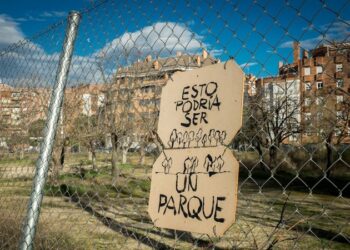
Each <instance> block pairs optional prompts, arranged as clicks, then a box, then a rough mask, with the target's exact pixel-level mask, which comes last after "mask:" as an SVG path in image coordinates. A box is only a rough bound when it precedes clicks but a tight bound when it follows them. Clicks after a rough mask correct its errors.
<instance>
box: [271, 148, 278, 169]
mask: <svg viewBox="0 0 350 250" xmlns="http://www.w3.org/2000/svg"><path fill="white" fill-rule="evenodd" d="M277 148H278V147H277V146H276V145H274V144H273V145H271V146H270V147H269V156H270V161H269V168H270V170H271V169H272V170H273V169H274V168H275V167H276V158H277Z"/></svg>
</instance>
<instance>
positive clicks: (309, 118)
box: [305, 113, 311, 121]
mask: <svg viewBox="0 0 350 250" xmlns="http://www.w3.org/2000/svg"><path fill="white" fill-rule="evenodd" d="M310 120H311V113H305V121H310Z"/></svg>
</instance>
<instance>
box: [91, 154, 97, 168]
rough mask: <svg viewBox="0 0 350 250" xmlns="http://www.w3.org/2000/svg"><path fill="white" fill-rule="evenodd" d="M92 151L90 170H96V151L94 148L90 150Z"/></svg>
mask: <svg viewBox="0 0 350 250" xmlns="http://www.w3.org/2000/svg"><path fill="white" fill-rule="evenodd" d="M91 153H92V170H94V171H96V172H97V171H98V169H97V165H96V151H95V149H94V150H93V151H92V152H91Z"/></svg>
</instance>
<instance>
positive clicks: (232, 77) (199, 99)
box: [148, 60, 244, 236]
mask: <svg viewBox="0 0 350 250" xmlns="http://www.w3.org/2000/svg"><path fill="white" fill-rule="evenodd" d="M243 83H244V74H243V72H242V70H241V69H240V68H239V66H238V65H237V64H236V63H235V62H233V61H232V60H231V61H228V62H226V63H225V64H221V63H219V64H214V65H211V66H206V67H203V68H200V69H197V70H193V71H186V72H177V73H175V74H174V75H173V78H172V79H170V80H168V82H167V85H166V86H165V87H163V90H162V95H161V105H160V117H159V123H158V135H159V137H160V139H161V140H162V142H163V145H164V146H165V147H166V148H167V149H165V150H164V151H163V152H162V154H161V155H160V156H159V158H158V159H157V161H156V162H155V163H154V165H153V171H152V183H151V191H150V197H149V204H148V213H149V214H150V217H151V219H152V221H153V222H154V224H155V225H156V226H158V227H164V228H169V229H177V230H183V231H190V232H197V233H206V234H208V235H211V236H220V235H223V234H224V232H225V231H226V230H227V229H228V228H229V227H230V226H231V224H232V223H233V222H234V221H235V214H236V206H237V187H238V170H239V164H238V162H237V161H236V160H235V158H234V157H233V155H232V152H231V151H230V150H229V149H226V148H225V147H223V146H222V145H224V144H228V143H230V141H231V140H232V139H233V137H234V136H235V134H236V133H237V131H238V130H239V128H240V127H241V125H242V112H243Z"/></svg>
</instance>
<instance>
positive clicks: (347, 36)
mask: <svg viewBox="0 0 350 250" xmlns="http://www.w3.org/2000/svg"><path fill="white" fill-rule="evenodd" d="M304 30H305V29H304ZM318 30H319V31H320V32H321V34H319V35H318V36H315V37H311V38H308V39H304V40H301V41H300V46H301V47H302V48H304V49H307V50H310V49H314V48H315V47H317V46H318V45H321V44H323V43H329V42H332V41H334V40H335V41H339V42H346V41H349V40H350V23H349V20H344V21H337V22H333V23H328V24H324V25H322V26H320V27H319V28H318ZM306 31H309V32H313V33H315V32H317V31H316V30H315V29H312V28H308V29H306ZM306 34H307V33H306ZM306 34H305V35H306ZM305 35H304V36H305ZM292 47H293V41H287V42H284V43H282V44H281V45H280V46H279V48H292Z"/></svg>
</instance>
